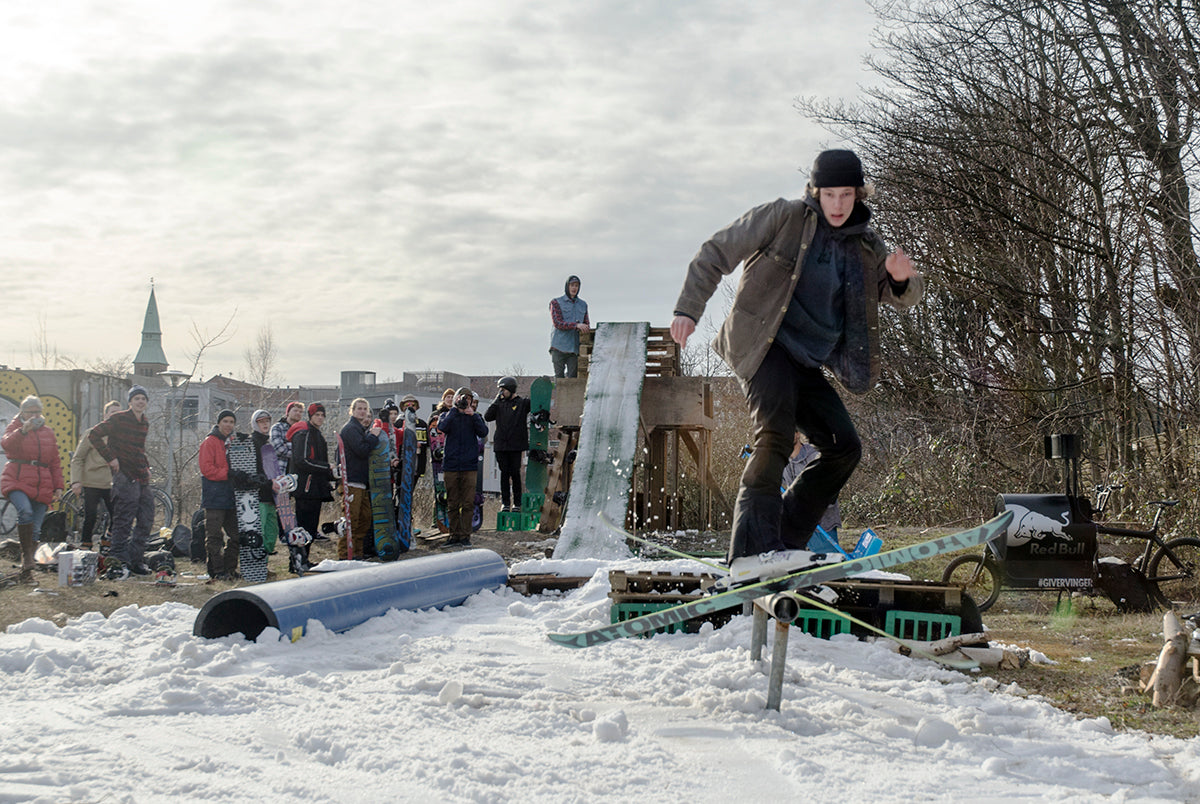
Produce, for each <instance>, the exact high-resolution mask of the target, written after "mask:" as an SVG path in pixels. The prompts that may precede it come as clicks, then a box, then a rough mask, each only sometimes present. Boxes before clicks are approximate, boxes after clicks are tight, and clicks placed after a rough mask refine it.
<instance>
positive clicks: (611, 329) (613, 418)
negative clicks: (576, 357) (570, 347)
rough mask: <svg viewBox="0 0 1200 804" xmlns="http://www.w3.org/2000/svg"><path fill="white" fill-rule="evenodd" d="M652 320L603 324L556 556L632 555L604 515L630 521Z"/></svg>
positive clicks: (594, 347)
mask: <svg viewBox="0 0 1200 804" xmlns="http://www.w3.org/2000/svg"><path fill="white" fill-rule="evenodd" d="M649 333H650V324H649V323H648V322H645V321H639V322H635V323H602V324H600V325H598V326H597V327H596V337H595V341H594V343H593V345H592V354H591V358H590V360H589V362H588V380H587V389H586V390H585V391H584V398H583V421H582V424H581V426H580V429H579V449H578V451H577V452H576V457H575V470H574V474H573V475H572V476H571V498H570V502H569V503H568V505H567V516H566V521H565V522H564V523H563V526H562V533H561V534H560V535H559V537H558V544H557V545H556V546H555V548H554V557H555V558H604V559H615V558H626V557H628V556H630V555H631V553H630V550H629V548H628V547H627V546H626V545H625V540H624V539H622V538H621V537H620V536H619V535H617V534H615V533H613V532H612V531H611V530H610V529H608V528H606V527H605V526H604V523H603V522H601V521H600V516H599V514H600V513H604V514H605V515H607V517H608V518H609V520H611V521H612V522H624V521H625V509H626V506H627V505H628V503H629V489H630V486H631V484H632V483H633V463H634V456H635V455H636V454H637V446H638V428H639V423H640V421H641V410H642V381H643V380H644V379H645V376H646V337H647V336H648V335H649Z"/></svg>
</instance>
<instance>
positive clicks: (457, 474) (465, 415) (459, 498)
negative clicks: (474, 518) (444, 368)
mask: <svg viewBox="0 0 1200 804" xmlns="http://www.w3.org/2000/svg"><path fill="white" fill-rule="evenodd" d="M477 407H479V403H478V401H476V399H475V394H474V393H473V392H472V391H471V389H470V388H465V387H464V388H459V389H458V391H456V392H455V394H454V406H453V407H452V408H450V410H448V411H446V412H445V413H443V414H442V416H441V418H439V419H438V424H437V427H438V430H440V431H441V432H443V433H444V434H445V435H446V446H445V448H444V454H443V457H442V467H443V470H444V472H445V482H446V505H447V508H448V509H449V515H450V538H449V539H448V540H447V542H446V543H447V544H470V543H471V515H472V514H473V513H474V510H475V478H476V473H477V471H478V467H479V439H480V438H487V434H488V427H487V424H486V423H484V421H483V417H482V416H480V415H479V414H478V413H477V412H476V408H477Z"/></svg>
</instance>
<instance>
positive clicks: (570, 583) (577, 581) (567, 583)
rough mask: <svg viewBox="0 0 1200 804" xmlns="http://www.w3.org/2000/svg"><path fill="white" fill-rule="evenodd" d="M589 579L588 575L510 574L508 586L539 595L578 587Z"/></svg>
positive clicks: (524, 593) (525, 592)
mask: <svg viewBox="0 0 1200 804" xmlns="http://www.w3.org/2000/svg"><path fill="white" fill-rule="evenodd" d="M591 579H592V577H591V576H590V575H536V574H535V575H511V576H509V579H508V586H509V588H511V589H513V590H515V591H517V592H520V593H521V594H523V595H540V594H541V593H542V592H546V591H552V590H567V589H578V588H579V587H581V586H583V585H584V584H585V583H587V582H588V581H590V580H591Z"/></svg>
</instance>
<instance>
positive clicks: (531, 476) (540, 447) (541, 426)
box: [522, 377, 554, 508]
mask: <svg viewBox="0 0 1200 804" xmlns="http://www.w3.org/2000/svg"><path fill="white" fill-rule="evenodd" d="M553 391H554V383H553V382H552V381H551V380H550V378H549V377H538V378H537V379H536V380H534V381H533V384H532V385H530V386H529V462H528V464H527V465H526V467H525V491H527V492H529V493H530V494H540V495H544V494H546V474H547V467H548V466H549V464H550V454H549V449H550V395H551V393H552V392H553ZM522 508H524V506H522Z"/></svg>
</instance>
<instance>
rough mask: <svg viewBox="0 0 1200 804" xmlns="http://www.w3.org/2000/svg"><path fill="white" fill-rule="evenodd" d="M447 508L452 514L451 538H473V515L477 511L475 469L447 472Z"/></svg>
mask: <svg viewBox="0 0 1200 804" xmlns="http://www.w3.org/2000/svg"><path fill="white" fill-rule="evenodd" d="M445 481H446V508H447V510H448V512H449V515H450V538H451V539H454V540H457V539H469V538H471V516H472V515H473V514H474V513H475V471H474V470H472V471H470V472H446V476H445Z"/></svg>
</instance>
